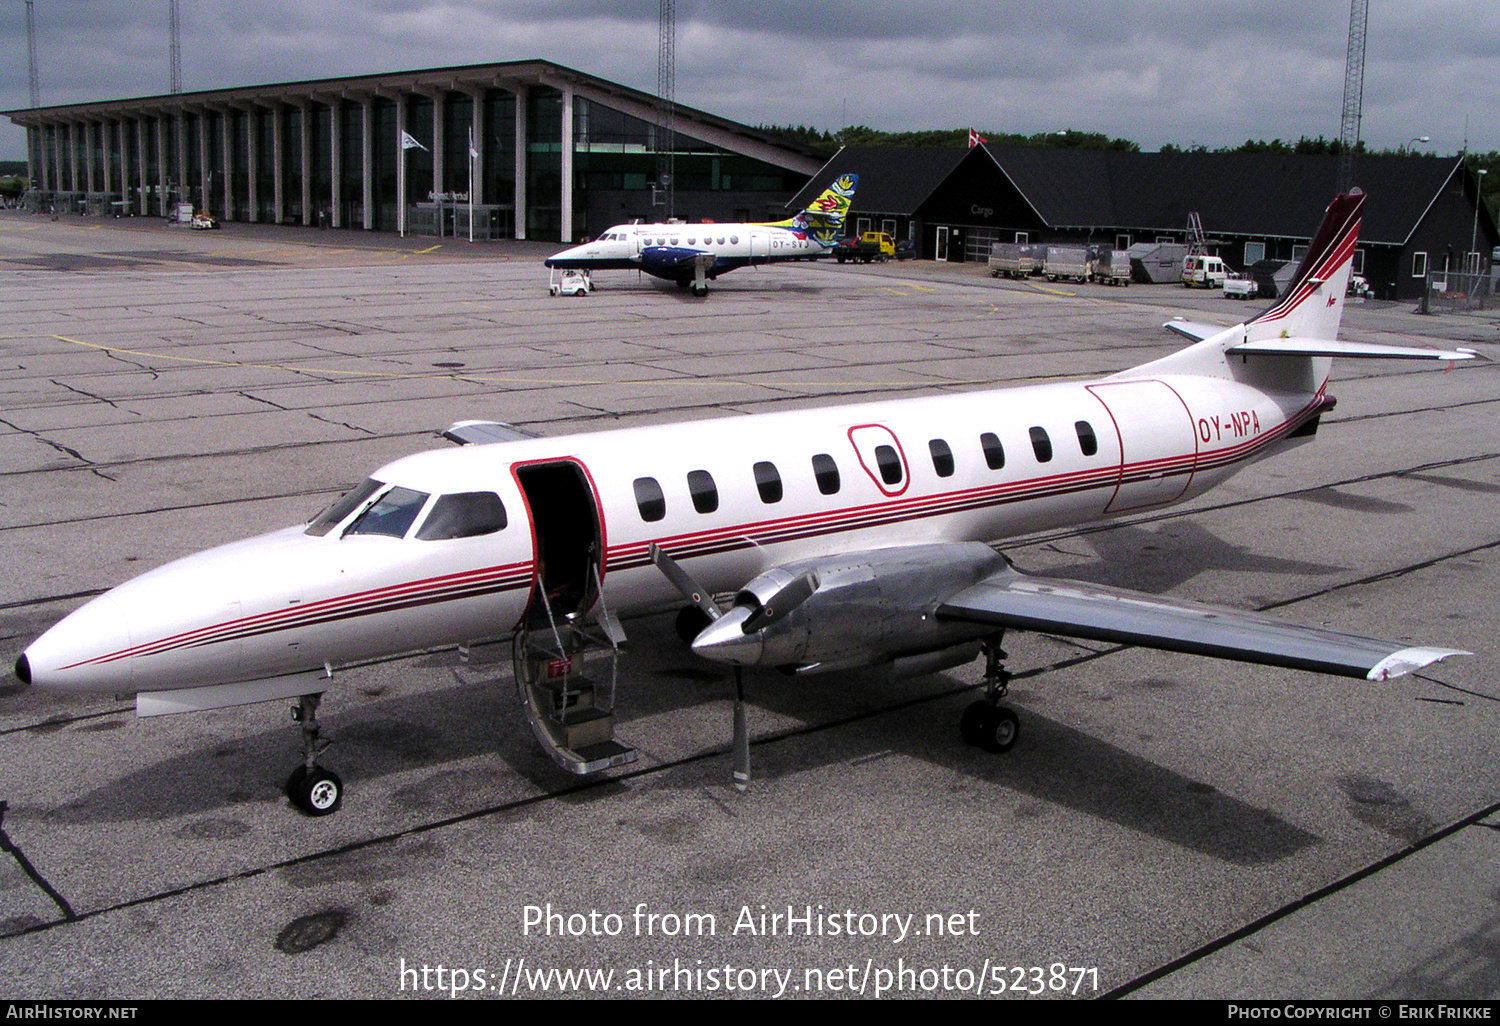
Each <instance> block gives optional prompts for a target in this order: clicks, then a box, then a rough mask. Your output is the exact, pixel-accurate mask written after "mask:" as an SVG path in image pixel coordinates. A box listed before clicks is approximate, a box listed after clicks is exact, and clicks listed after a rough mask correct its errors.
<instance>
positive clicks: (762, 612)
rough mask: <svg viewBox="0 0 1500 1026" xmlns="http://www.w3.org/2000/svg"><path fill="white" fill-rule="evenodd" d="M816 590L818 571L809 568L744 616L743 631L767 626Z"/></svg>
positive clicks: (747, 632)
mask: <svg viewBox="0 0 1500 1026" xmlns="http://www.w3.org/2000/svg"><path fill="white" fill-rule="evenodd" d="M817 590H818V572H817V571H816V570H809V571H807V572H806V573H805V574H802V575H801V576H800V577H798V578H797V579H796V580H794V581H792V582H790V583H789V584H785V585H783V586H782V587H781V588H780V589H779V590H778V591H777V592H776V594H774V595H772V596H771V597H770V598H769V599H767V600H766V601H765V602H763V603H761V607H760V608H759V609H757V610H756V611H755V612H753V613H751V614H750V615H749V616H748V617H746V618H745V623H744V629H745V633H746V634H753V633H755V632H756V631H758V630H760V629H761V628H762V627H769V626H770V625H771V624H773V623H775V622H776V621H777V620H780V619H781V618H782V617H783V616H786V615H787V614H788V613H790V612H791V611H792V610H794V609H796V608H797V607H798V606H800V605H801V604H802V603H804V602H806V601H807V600H808V599H810V598H812V594H813V592H815V591H817Z"/></svg>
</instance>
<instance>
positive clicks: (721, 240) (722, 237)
mask: <svg viewBox="0 0 1500 1026" xmlns="http://www.w3.org/2000/svg"><path fill="white" fill-rule="evenodd" d="M719 245H721V246H722V245H724V236H722V235H720V236H719Z"/></svg>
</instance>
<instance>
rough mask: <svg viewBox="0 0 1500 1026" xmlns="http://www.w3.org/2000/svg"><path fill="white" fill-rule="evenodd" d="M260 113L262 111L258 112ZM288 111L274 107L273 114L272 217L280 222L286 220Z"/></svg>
mask: <svg viewBox="0 0 1500 1026" xmlns="http://www.w3.org/2000/svg"><path fill="white" fill-rule="evenodd" d="M257 113H260V112H257ZM285 114H286V111H285V109H284V108H282V107H279V106H278V107H272V108H271V109H270V115H271V217H272V219H273V220H274V221H275V222H276V223H277V224H280V223H281V222H282V221H285V220H286V173H285V172H286V168H285V166H284V165H285V162H286V142H285V140H284V139H283V132H282V125H281V122H282V121H283V120H284V116H285Z"/></svg>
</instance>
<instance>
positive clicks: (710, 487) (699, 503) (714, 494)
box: [687, 470, 719, 513]
mask: <svg viewBox="0 0 1500 1026" xmlns="http://www.w3.org/2000/svg"><path fill="white" fill-rule="evenodd" d="M687 480H688V495H690V496H692V499H693V508H694V509H695V510H697V511H698V512H699V513H712V512H713V511H714V510H716V509H718V508H719V489H718V487H717V486H716V485H715V484H714V476H713V475H712V474H710V473H709V472H708V471H706V470H690V471H688V478H687Z"/></svg>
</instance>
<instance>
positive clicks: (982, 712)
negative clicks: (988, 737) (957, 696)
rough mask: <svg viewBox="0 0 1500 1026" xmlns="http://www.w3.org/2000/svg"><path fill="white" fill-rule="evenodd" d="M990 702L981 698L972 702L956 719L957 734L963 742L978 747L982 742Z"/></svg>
mask: <svg viewBox="0 0 1500 1026" xmlns="http://www.w3.org/2000/svg"><path fill="white" fill-rule="evenodd" d="M989 713H990V704H989V703H988V702H985V701H983V700H981V701H978V702H974V703H973V704H971V705H970V706H969V707H968V708H967V709H965V710H964V714H963V715H962V716H961V717H959V720H958V736H959V737H961V738H963V739H964V744H967V745H973V746H974V747H976V748H978V747H979V746H980V745H981V744H983V743H984V724H985V720H986V719H987V718H988V717H989Z"/></svg>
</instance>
